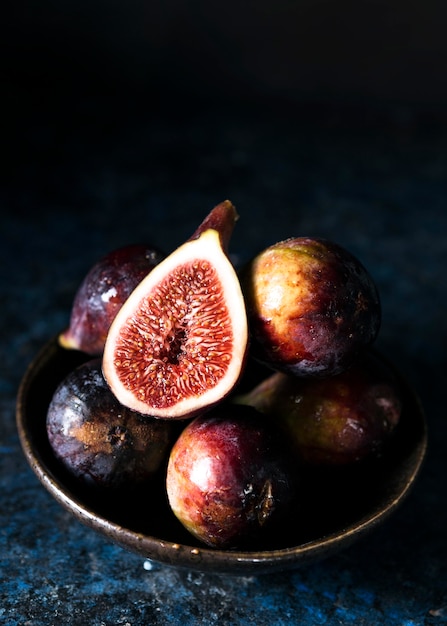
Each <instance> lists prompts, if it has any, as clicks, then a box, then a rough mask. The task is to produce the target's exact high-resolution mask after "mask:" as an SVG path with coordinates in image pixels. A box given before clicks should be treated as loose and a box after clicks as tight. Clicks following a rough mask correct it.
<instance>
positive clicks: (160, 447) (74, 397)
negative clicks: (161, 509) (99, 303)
mask: <svg viewBox="0 0 447 626" xmlns="http://www.w3.org/2000/svg"><path fill="white" fill-rule="evenodd" d="M46 429H47V435H48V440H49V443H50V446H51V448H52V450H53V452H54V455H55V457H56V458H57V459H58V460H59V461H60V462H61V464H62V465H63V466H64V467H65V469H66V470H67V471H68V472H69V474H71V475H72V476H74V477H75V478H76V479H77V480H79V481H80V482H82V483H83V484H85V485H88V486H92V487H103V488H107V489H114V488H121V487H129V488H132V487H133V486H137V485H139V484H141V483H144V482H146V481H148V480H149V479H151V478H152V477H153V476H155V474H156V473H157V472H158V471H159V470H160V468H161V467H162V465H163V463H165V462H166V461H167V458H168V456H169V451H170V449H171V446H172V443H173V440H174V438H175V434H176V433H175V434H174V432H173V428H172V423H168V422H166V421H161V420H155V419H151V418H149V417H147V416H142V415H140V414H138V413H135V412H134V411H131V410H130V409H127V408H126V407H123V406H122V405H120V404H119V402H118V400H117V399H116V398H115V396H114V395H113V394H112V392H111V391H110V389H109V387H108V386H107V384H106V382H105V380H104V378H103V375H102V371H101V360H100V359H99V358H96V359H92V360H90V361H87V362H86V363H83V364H82V365H80V366H78V367H77V368H75V369H74V370H73V371H72V372H70V373H69V374H68V376H66V377H65V378H64V379H63V381H62V382H61V383H60V384H59V386H58V387H57V389H56V391H55V392H54V394H53V397H52V399H51V402H50V404H49V407H48V412H47V422H46Z"/></svg>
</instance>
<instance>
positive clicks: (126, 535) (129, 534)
mask: <svg viewBox="0 0 447 626" xmlns="http://www.w3.org/2000/svg"><path fill="white" fill-rule="evenodd" d="M58 337H59V335H55V336H53V337H52V338H51V339H50V340H49V341H47V342H46V343H45V344H44V345H43V346H42V348H41V349H40V350H39V351H38V353H37V354H36V356H35V357H34V359H33V360H32V361H31V362H30V364H29V365H28V367H27V368H26V370H25V373H24V375H23V377H22V380H21V382H20V384H19V388H18V393H17V403H16V426H17V430H18V435H19V440H20V444H21V448H22V451H23V453H24V456H25V458H26V460H27V462H28V464H29V466H30V467H31V469H32V470H33V472H34V474H35V475H36V477H37V478H38V480H39V481H40V483H41V484H42V485H43V486H44V487H45V489H46V490H47V491H48V492H49V493H50V494H51V495H52V496H53V497H54V498H55V499H56V501H57V502H58V503H59V504H60V505H62V506H63V507H64V508H65V509H66V510H67V511H69V512H70V513H71V514H73V516H74V517H75V518H76V519H78V520H79V521H80V522H81V523H83V524H84V525H86V526H88V527H90V528H92V529H94V530H95V531H97V532H100V533H102V534H103V535H105V536H106V537H107V538H108V539H109V540H111V541H113V542H114V543H117V544H119V545H121V546H122V547H124V548H127V549H129V550H130V551H132V552H135V553H138V554H140V555H142V556H144V558H145V559H148V560H151V561H154V562H159V563H163V564H165V565H172V566H175V567H185V568H188V569H194V570H201V571H212V572H215V573H227V574H238V575H244V574H249V573H256V574H263V573H268V572H273V571H280V570H285V569H290V568H294V567H298V566H299V565H300V564H303V563H306V562H310V561H316V560H320V559H322V558H325V557H327V556H330V555H331V554H333V553H335V552H337V551H339V550H340V549H342V548H343V549H344V548H346V547H348V546H349V545H351V544H352V543H353V542H354V541H356V540H357V539H360V538H361V537H363V536H364V535H366V534H367V533H369V532H370V531H371V530H373V529H374V528H375V527H376V526H377V525H379V524H380V523H382V522H383V521H384V520H385V519H387V518H388V517H389V516H390V515H391V514H392V513H393V512H394V511H395V509H396V508H397V507H398V506H400V504H401V503H402V502H403V501H404V500H405V499H406V497H407V495H408V494H409V492H410V491H411V489H412V487H413V485H414V483H415V481H416V478H417V476H418V475H419V472H420V470H421V467H422V464H423V461H424V458H425V455H426V450H427V425H426V420H425V415H424V411H423V408H422V405H421V402H420V400H419V398H418V396H417V395H416V394H415V392H414V391H413V390H412V389H411V388H410V387H409V386H408V385H407V383H406V381H405V380H404V379H403V377H402V376H401V374H400V373H399V372H397V370H396V368H394V366H392V367H393V370H394V372H395V373H396V374H397V377H398V382H399V383H400V385H401V386H402V387H403V390H404V392H405V394H406V395H407V396H408V398H409V399H410V401H411V403H412V405H413V407H414V411H413V415H415V416H417V420H418V424H417V426H418V428H419V430H420V435H419V439H418V441H417V445H416V446H415V447H414V449H413V450H412V453H411V459H410V460H409V461H408V463H407V464H408V465H410V468H409V470H408V469H407V473H406V474H405V481H403V482H402V484H400V488H399V490H398V491H397V493H395V492H392V493H390V494H387V496H386V497H385V498H384V499H383V502H381V505H380V506H379V507H376V508H375V509H374V510H372V511H370V512H369V513H367V514H364V515H363V516H362V517H360V518H359V519H356V520H354V521H352V522H351V523H349V524H347V525H346V527H343V529H342V530H341V531H340V530H339V531H334V532H330V533H327V534H325V535H324V536H322V537H318V538H316V539H311V540H309V541H306V542H304V543H298V544H297V545H292V546H289V547H285V548H277V549H267V550H252V551H251V550H250V551H248V550H247V551H246V550H223V549H215V548H208V547H206V546H203V547H202V546H200V547H197V546H195V545H193V544H191V545H188V544H185V543H176V542H173V541H171V540H164V539H162V538H159V537H156V536H153V535H147V534H143V533H141V532H138V531H134V530H132V529H131V528H127V527H124V526H122V525H120V524H119V523H116V522H114V521H111V520H109V519H107V518H106V517H104V516H103V515H101V514H98V513H97V512H95V510H94V508H92V507H91V506H88V505H86V504H85V503H83V502H82V500H81V499H80V498H78V497H77V496H76V495H75V494H73V493H72V492H71V491H70V489H69V488H67V486H66V485H64V483H63V481H62V480H60V479H59V478H58V477H57V476H56V475H55V474H54V473H53V472H52V471H51V469H50V468H49V467H48V466H47V464H46V462H45V460H44V458H43V456H42V455H41V454H40V452H39V450H38V449H36V447H35V445H34V444H33V441H32V437H31V436H30V432H29V427H28V423H27V415H26V401H27V396H28V394H29V391H30V388H31V387H32V385H33V384H34V383H35V379H36V376H37V375H38V374H39V373H40V372H41V371H42V370H43V369H44V368H45V365H47V364H48V363H50V362H51V361H52V360H54V359H56V358H57V356H58V354H60V351H61V350H62V351H65V350H66V349H64V348H62V347H61V346H60V344H59V341H58ZM380 356H381V358H382V359H383V360H384V361H385V362H387V363H388V364H389V361H387V359H386V358H385V357H383V355H380ZM391 365H392V364H391Z"/></svg>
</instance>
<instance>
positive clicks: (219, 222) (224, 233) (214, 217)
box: [189, 200, 239, 252]
mask: <svg viewBox="0 0 447 626" xmlns="http://www.w3.org/2000/svg"><path fill="white" fill-rule="evenodd" d="M238 219H239V215H238V214H237V211H236V208H235V206H234V205H233V203H232V202H230V200H224V201H223V202H221V203H220V204H218V205H216V206H215V207H214V209H212V210H211V211H210V213H208V215H207V216H206V217H205V219H204V220H203V222H202V223H201V224H200V226H199V227H198V228H197V229H196V230H195V232H194V234H193V235H192V236H191V237H190V238H189V241H192V240H193V239H198V238H199V237H200V235H201V234H202V233H204V232H205V231H206V230H210V229H213V230H216V231H217V232H218V233H219V237H220V243H221V245H222V248H223V250H224V251H225V252H227V251H228V246H229V243H230V238H231V235H232V233H233V230H234V225H235V224H236V221H237V220H238Z"/></svg>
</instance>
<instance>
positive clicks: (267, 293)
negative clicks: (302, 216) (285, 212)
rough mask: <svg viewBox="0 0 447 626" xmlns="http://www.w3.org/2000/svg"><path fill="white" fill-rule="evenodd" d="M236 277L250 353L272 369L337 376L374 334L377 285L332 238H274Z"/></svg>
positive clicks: (377, 323) (378, 314) (378, 311)
mask: <svg viewBox="0 0 447 626" xmlns="http://www.w3.org/2000/svg"><path fill="white" fill-rule="evenodd" d="M241 282H242V288H243V293H244V297H245V301H246V306H247V315H248V322H249V332H250V338H251V345H250V350H251V354H252V355H253V357H255V358H257V359H258V360H259V361H260V362H262V363H264V364H266V365H268V366H269V367H271V368H273V369H275V370H278V371H282V372H286V373H293V374H294V375H298V376H321V377H323V376H331V375H334V374H337V373H339V372H341V371H343V370H344V369H346V368H347V367H348V366H349V365H350V364H351V363H352V362H353V361H354V360H355V358H356V357H357V355H358V354H359V353H360V352H361V351H362V350H363V349H364V348H365V347H366V346H369V345H370V344H372V342H373V341H374V340H375V338H376V336H377V334H378V331H379V327H380V322H381V307H380V300H379V295H378V291H377V288H376V286H375V284H374V282H373V280H372V278H371V276H370V275H369V273H368V272H367V271H366V269H365V268H364V267H363V265H362V264H361V263H360V261H358V260H357V259H356V258H355V257H354V256H353V255H352V254H351V253H349V252H348V251H347V250H345V249H344V248H342V247H340V246H339V245H337V244H335V243H333V242H330V241H326V240H322V239H312V238H303V237H300V238H291V239H287V240H285V241H281V242H279V243H276V244H274V245H272V246H270V247H269V248H267V249H265V250H264V251H263V252H261V253H260V254H259V255H257V256H256V257H255V258H254V259H253V260H252V262H251V263H249V264H248V266H247V267H246V268H245V269H244V270H243V272H242V273H241Z"/></svg>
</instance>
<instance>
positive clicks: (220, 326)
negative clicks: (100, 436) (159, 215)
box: [103, 202, 248, 419]
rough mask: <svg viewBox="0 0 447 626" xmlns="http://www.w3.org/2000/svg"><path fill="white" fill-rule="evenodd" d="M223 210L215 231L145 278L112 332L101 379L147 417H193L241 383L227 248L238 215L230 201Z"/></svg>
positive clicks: (240, 317) (240, 329)
mask: <svg viewBox="0 0 447 626" xmlns="http://www.w3.org/2000/svg"><path fill="white" fill-rule="evenodd" d="M222 204H223V205H224V206H223V211H222V205H218V206H219V207H220V209H219V210H220V211H221V212H222V215H220V216H219V220H217V222H216V223H214V221H213V220H212V223H213V227H212V228H209V227H208V226H209V224H210V221H209V220H208V219H207V220H205V221H204V222H203V224H204V227H205V230H204V231H201V229H200V228H199V229H198V230H197V231H196V233H195V234H194V238H192V239H190V240H188V241H187V242H186V243H184V244H183V245H182V246H180V247H179V248H178V249H177V250H175V251H174V252H173V253H172V254H171V255H169V256H168V257H167V258H166V259H164V260H163V261H162V262H161V263H159V264H158V265H157V266H156V267H155V268H154V269H153V270H152V271H151V272H150V274H148V276H147V277H146V278H144V279H143V281H142V282H141V283H140V284H139V285H138V286H137V287H136V289H135V290H134V291H133V292H132V294H131V295H130V296H129V298H128V299H127V301H126V302H125V303H124V305H123V307H122V308H121V309H120V311H119V313H118V315H117V316H116V318H115V320H114V322H113V324H112V326H111V328H110V330H109V334H108V337H107V340H106V345H105V349H104V355H103V372H104V377H105V379H106V380H107V382H108V384H109V386H110V388H111V390H112V391H113V393H114V394H115V396H116V397H117V399H118V400H119V401H120V402H121V403H122V404H123V405H125V406H127V407H129V408H131V409H133V410H135V411H138V412H140V413H142V414H145V415H151V416H153V417H158V418H165V419H172V418H174V419H183V418H187V417H192V416H194V415H197V414H199V413H201V412H203V411H205V410H206V409H207V408H210V407H211V406H213V405H215V404H216V403H218V402H219V401H221V400H222V399H223V398H224V397H226V396H227V395H228V394H229V393H230V391H231V390H232V389H233V387H234V385H235V384H236V382H237V381H238V380H239V377H240V374H241V372H242V368H243V365H244V362H245V355H246V350H247V336H248V332H247V317H246V311H245V303H244V298H243V295H242V291H241V288H240V285H239V280H238V277H237V275H236V272H235V270H234V268H233V266H232V264H231V262H230V260H229V258H228V256H227V254H226V250H225V247H226V244H227V243H228V233H229V229H230V222H231V224H233V223H234V221H235V217H236V213H235V210H234V207H233V206H232V205H231V203H229V202H228V203H226V204H225V203H222ZM216 208H217V207H216ZM222 233H223V235H222ZM221 235H222V236H221Z"/></svg>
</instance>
